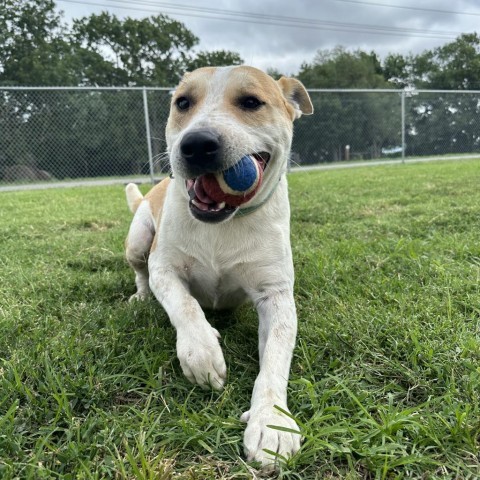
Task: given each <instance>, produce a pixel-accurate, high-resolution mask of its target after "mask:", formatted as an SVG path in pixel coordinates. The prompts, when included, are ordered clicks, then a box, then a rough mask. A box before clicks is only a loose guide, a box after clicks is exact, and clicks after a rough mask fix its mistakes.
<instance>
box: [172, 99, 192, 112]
mask: <svg viewBox="0 0 480 480" xmlns="http://www.w3.org/2000/svg"><path fill="white" fill-rule="evenodd" d="M175 105H176V106H177V108H178V109H179V110H188V109H189V108H190V100H189V99H188V98H187V97H179V98H177V99H176V100H175Z"/></svg>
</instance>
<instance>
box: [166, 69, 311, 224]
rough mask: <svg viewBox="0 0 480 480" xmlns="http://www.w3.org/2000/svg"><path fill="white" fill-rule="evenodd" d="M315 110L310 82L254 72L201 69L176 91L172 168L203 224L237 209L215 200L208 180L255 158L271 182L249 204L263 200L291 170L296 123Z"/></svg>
mask: <svg viewBox="0 0 480 480" xmlns="http://www.w3.org/2000/svg"><path fill="white" fill-rule="evenodd" d="M312 112H313V107H312V104H311V102H310V99H309V97H308V94H307V92H306V90H305V88H304V87H303V85H302V84H301V83H300V82H299V81H298V80H295V79H292V78H281V79H280V80H279V81H278V82H276V81H275V80H273V79H272V78H271V77H270V76H268V75H266V74H265V73H263V72H262V71H260V70H257V69H255V68H252V67H245V66H240V67H223V68H201V69H198V70H195V71H194V72H192V73H188V74H186V75H185V77H184V78H183V80H182V82H181V83H180V85H179V86H178V88H177V90H176V91H175V93H174V95H173V98H172V104H171V109H170V116H169V119H168V123H167V127H166V139H167V148H168V152H169V154H170V162H171V167H172V171H173V173H174V175H175V177H176V178H181V179H184V180H185V182H184V185H185V197H186V199H188V200H189V208H190V212H191V213H192V215H193V216H194V217H195V218H197V219H199V220H202V221H207V222H220V221H224V220H226V219H228V218H230V217H231V216H232V215H233V214H234V213H235V211H236V210H237V207H234V206H232V205H228V204H226V203H225V202H216V201H214V200H212V199H211V198H209V196H208V193H207V192H205V190H204V189H203V187H202V186H201V185H202V182H200V181H198V179H201V178H202V176H204V175H208V174H214V173H218V172H222V171H224V170H226V169H228V168H229V167H232V166H234V165H236V164H237V163H238V162H239V160H240V159H242V157H245V156H247V155H249V156H251V158H252V159H254V160H255V161H256V162H258V166H259V167H260V168H261V169H262V171H263V182H262V184H261V187H260V188H259V190H258V192H257V193H256V194H255V196H254V198H252V199H251V200H249V202H248V204H255V203H261V202H262V201H263V200H264V199H265V198H266V197H267V196H268V195H269V193H270V191H271V189H272V188H274V185H275V182H278V180H279V178H280V175H281V173H282V172H283V171H284V170H285V168H286V161H287V157H288V154H289V151H290V146H291V141H292V122H293V120H294V119H295V118H298V117H299V116H300V115H301V114H302V113H304V114H310V113H312Z"/></svg>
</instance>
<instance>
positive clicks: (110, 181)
mask: <svg viewBox="0 0 480 480" xmlns="http://www.w3.org/2000/svg"><path fill="white" fill-rule="evenodd" d="M473 158H480V155H456V156H454V155H452V156H449V157H421V158H408V159H405V161H404V162H403V161H402V160H401V159H396V160H368V161H364V162H335V163H328V164H325V163H322V164H318V165H307V166H303V167H300V166H299V167H292V168H291V170H290V172H291V173H295V172H308V171H312V170H336V169H340V168H362V167H375V166H379V165H401V164H402V163H423V162H438V161H446V160H469V159H473ZM160 178H161V177H159V179H160ZM130 182H133V183H150V182H151V180H150V177H135V178H127V177H122V178H107V179H98V180H70V181H66V182H43V183H27V184H24V185H6V186H3V187H2V186H0V192H14V191H20V190H46V189H49V188H71V187H96V186H106V185H126V184H127V183H130Z"/></svg>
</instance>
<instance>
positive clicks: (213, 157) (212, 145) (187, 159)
mask: <svg viewBox="0 0 480 480" xmlns="http://www.w3.org/2000/svg"><path fill="white" fill-rule="evenodd" d="M222 150H223V149H222V142H221V138H220V134H219V133H218V132H217V131H215V130H213V129H210V128H202V129H195V130H191V131H190V132H187V133H186V134H185V135H184V136H183V138H182V140H181V142H180V155H181V157H182V159H183V161H184V166H185V170H186V171H187V173H188V177H191V178H193V177H197V176H199V175H202V174H204V173H211V172H218V171H219V170H222V168H223V165H222Z"/></svg>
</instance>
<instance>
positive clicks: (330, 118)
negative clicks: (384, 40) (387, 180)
mask: <svg viewBox="0 0 480 480" xmlns="http://www.w3.org/2000/svg"><path fill="white" fill-rule="evenodd" d="M298 78H299V80H301V81H302V82H303V83H304V84H305V85H306V86H307V87H311V88H387V87H390V88H391V86H390V85H389V84H388V83H387V82H386V81H385V80H384V78H383V75H382V69H381V65H380V62H379V60H378V58H377V56H376V55H375V54H374V53H370V54H367V53H365V52H362V51H356V52H348V51H346V50H345V49H344V48H342V47H337V48H336V49H334V50H325V51H319V52H318V54H317V56H316V57H315V60H314V62H313V64H311V65H308V64H304V65H303V66H302V69H301V71H300V73H299V75H298ZM311 98H312V103H313V105H314V110H315V116H314V118H313V119H309V118H305V119H300V120H299V122H298V123H299V125H298V128H297V129H296V134H295V137H294V148H293V150H294V151H298V152H300V151H301V152H302V156H301V163H302V164H305V163H318V162H331V161H337V160H343V159H345V147H346V145H349V146H350V148H351V150H352V151H355V152H357V153H356V155H361V156H362V157H364V158H376V157H380V156H381V151H382V148H383V147H387V146H393V145H396V144H397V145H398V141H399V138H400V133H399V127H398V126H395V124H394V123H393V122H386V121H384V119H385V118H388V117H391V118H399V117H400V111H399V108H400V100H399V97H398V96H397V95H376V94H373V93H372V94H368V95H366V94H361V95H354V94H350V93H348V94H344V93H333V92H332V93H329V94H325V95H322V94H320V95H317V94H314V95H312V97H311Z"/></svg>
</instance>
